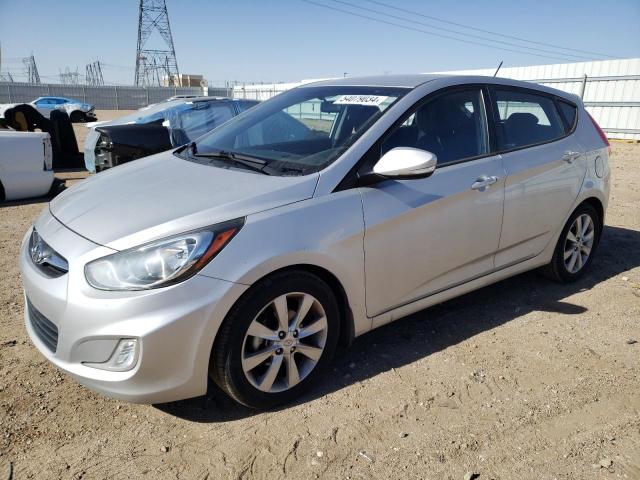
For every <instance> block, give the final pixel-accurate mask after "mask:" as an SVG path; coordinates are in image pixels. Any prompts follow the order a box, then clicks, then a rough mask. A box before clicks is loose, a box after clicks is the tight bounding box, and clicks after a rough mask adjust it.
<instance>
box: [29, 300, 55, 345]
mask: <svg viewBox="0 0 640 480" xmlns="http://www.w3.org/2000/svg"><path fill="white" fill-rule="evenodd" d="M27 311H28V313H29V322H30V323H31V327H32V328H33V331H34V332H35V334H36V336H37V337H38V338H39V339H40V341H41V342H42V343H44V344H45V346H46V347H47V348H48V349H49V350H51V351H52V352H53V353H55V352H56V349H57V348H58V327H56V326H55V325H54V324H53V323H51V321H50V320H49V319H48V318H47V317H45V316H44V315H43V314H42V313H40V312H39V311H38V310H37V309H36V308H35V307H34V306H33V304H32V303H31V302H30V301H29V299H27Z"/></svg>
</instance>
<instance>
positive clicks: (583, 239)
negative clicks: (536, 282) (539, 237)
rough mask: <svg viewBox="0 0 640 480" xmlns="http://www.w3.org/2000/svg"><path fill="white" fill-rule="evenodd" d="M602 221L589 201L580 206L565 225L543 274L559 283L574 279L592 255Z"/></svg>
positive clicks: (580, 273)
mask: <svg viewBox="0 0 640 480" xmlns="http://www.w3.org/2000/svg"><path fill="white" fill-rule="evenodd" d="M601 233H602V221H601V219H600V215H598V212H597V211H596V210H595V208H593V207H592V206H591V205H589V204H582V205H580V206H579V207H578V208H577V209H576V210H575V211H574V212H573V214H572V215H571V217H569V220H567V223H566V224H565V226H564V228H563V230H562V233H561V234H560V238H559V239H558V243H557V245H556V249H555V251H554V254H553V259H552V260H551V263H550V264H549V265H548V266H547V267H546V269H545V270H546V273H547V274H548V276H550V277H551V278H552V279H554V280H556V281H558V282H563V283H567V282H573V281H575V280H577V279H578V278H580V277H581V276H582V275H583V274H584V272H585V271H586V270H587V267H588V266H589V265H590V264H591V261H592V260H593V256H594V254H595V251H596V248H597V246H598V242H599V240H600V234H601Z"/></svg>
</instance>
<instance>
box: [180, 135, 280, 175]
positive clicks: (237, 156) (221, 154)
mask: <svg viewBox="0 0 640 480" xmlns="http://www.w3.org/2000/svg"><path fill="white" fill-rule="evenodd" d="M189 147H190V150H191V154H192V155H193V156H194V157H198V158H213V159H219V160H226V161H230V162H233V163H236V164H238V165H242V166H244V167H247V168H249V169H251V170H253V171H255V172H260V173H262V174H264V175H270V173H268V172H266V171H264V170H263V168H264V167H265V166H267V161H266V160H263V159H261V158H257V157H252V156H249V155H243V154H242V153H237V152H229V151H226V150H218V151H215V152H206V153H197V152H198V150H197V147H196V144H195V142H194V143H191V144H190V145H189Z"/></svg>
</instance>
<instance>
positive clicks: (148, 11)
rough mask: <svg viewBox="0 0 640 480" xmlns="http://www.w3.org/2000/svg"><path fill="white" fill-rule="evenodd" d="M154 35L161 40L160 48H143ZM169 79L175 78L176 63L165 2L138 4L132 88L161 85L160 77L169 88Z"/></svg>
mask: <svg viewBox="0 0 640 480" xmlns="http://www.w3.org/2000/svg"><path fill="white" fill-rule="evenodd" d="M154 31H157V32H158V33H159V34H160V37H162V40H164V43H165V45H163V46H162V48H160V46H158V47H156V48H149V46H147V41H148V40H149V37H151V34H152V33H153V32H154ZM173 75H178V61H177V60H176V51H175V48H174V47H173V37H172V36H171V27H170V26H169V14H168V13H167V5H166V3H165V0H140V13H139V19H138V48H137V52H136V78H135V85H142V86H146V85H162V77H163V76H166V77H167V82H168V83H167V84H168V85H171V84H172V82H173Z"/></svg>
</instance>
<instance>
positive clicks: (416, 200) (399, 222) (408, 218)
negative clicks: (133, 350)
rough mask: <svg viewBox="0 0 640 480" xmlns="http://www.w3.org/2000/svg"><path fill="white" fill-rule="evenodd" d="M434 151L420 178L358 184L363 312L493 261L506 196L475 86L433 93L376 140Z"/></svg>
mask: <svg viewBox="0 0 640 480" xmlns="http://www.w3.org/2000/svg"><path fill="white" fill-rule="evenodd" d="M398 146H410V147H414V148H422V149H425V150H428V151H430V152H432V153H434V154H435V155H436V156H437V158H438V165H437V168H436V171H435V172H434V174H433V175H432V176H431V177H429V178H425V179H414V180H385V181H383V182H381V183H378V184H376V185H373V186H370V187H361V188H360V191H361V195H362V202H363V210H364V220H365V238H364V250H365V276H366V303H367V314H368V315H369V316H376V315H379V314H381V313H384V312H386V311H388V310H391V309H393V308H395V307H399V306H402V305H405V304H408V303H411V302H413V301H415V300H418V299H421V298H424V297H427V296H429V295H433V294H435V293H437V292H440V291H443V290H445V289H448V288H451V287H454V286H456V285H459V284H461V283H464V282H467V281H469V280H472V279H474V278H477V277H479V276H482V275H485V274H487V273H489V272H491V271H492V270H493V268H494V255H495V252H496V250H497V248H498V243H499V239H500V226H501V222H502V208H503V200H504V199H503V197H504V190H503V187H504V170H503V168H502V160H501V158H500V157H499V156H497V155H491V154H489V152H490V148H489V136H488V129H487V121H486V114H485V108H484V102H483V92H482V89H481V88H480V87H468V88H464V89H455V90H452V91H445V92H444V93H442V92H441V93H436V94H432V95H430V96H429V97H427V99H426V102H425V103H423V104H422V105H421V106H419V107H418V108H417V109H416V110H414V111H412V112H410V115H407V117H406V119H405V121H404V122H403V123H402V124H401V125H399V126H398V127H397V128H395V129H394V130H392V131H391V132H390V134H389V135H387V136H386V137H385V139H384V141H383V142H381V144H380V151H381V153H384V152H386V151H388V150H390V149H391V148H394V147H398Z"/></svg>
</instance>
